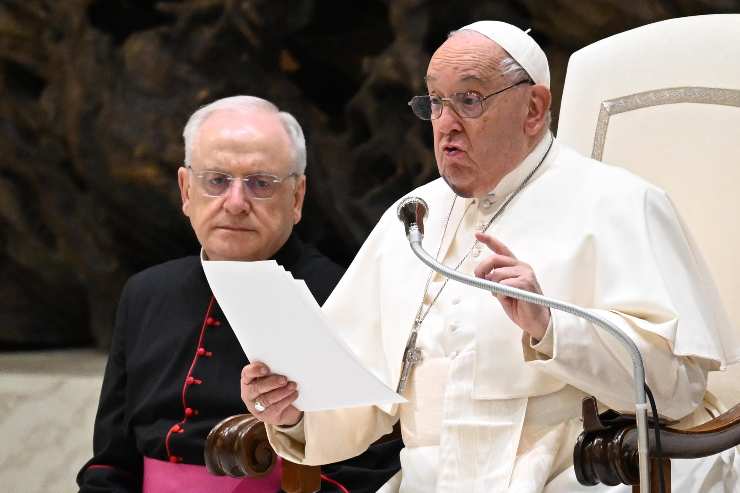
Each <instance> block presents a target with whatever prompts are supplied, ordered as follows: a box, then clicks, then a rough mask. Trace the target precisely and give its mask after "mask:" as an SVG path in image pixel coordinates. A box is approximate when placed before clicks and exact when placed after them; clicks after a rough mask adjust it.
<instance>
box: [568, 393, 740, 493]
mask: <svg viewBox="0 0 740 493" xmlns="http://www.w3.org/2000/svg"><path fill="white" fill-rule="evenodd" d="M607 413H611V414H608V415H607ZM607 413H602V414H601V415H599V414H598V411H597V407H596V399H594V398H593V397H588V398H586V399H584V400H583V427H584V431H583V433H581V434H580V436H579V437H578V440H577V441H576V445H575V448H574V450H573V464H574V467H575V473H576V478H577V479H578V482H579V483H581V484H583V485H587V486H593V485H596V484H599V483H604V484H606V485H610V486H614V485H618V484H630V485H635V484H638V483H639V472H638V471H639V469H638V457H637V429H636V425H635V421H634V417H633V416H628V415H620V414H618V413H615V412H614V411H607ZM648 442H649V444H648V456H649V457H651V458H655V432H654V430H653V429H652V427H651V429H650V430H649V433H648ZM660 444H661V450H662V456H663V458H666V459H671V458H674V459H696V458H700V457H708V456H710V455H713V454H716V453H719V452H721V451H723V450H727V449H730V448H732V447H734V446H736V445H739V444H740V404H738V405H736V406H735V407H733V408H732V409H730V410H729V411H727V412H726V413H724V414H722V415H720V416H717V417H716V418H714V419H712V420H710V421H707V422H706V423H703V424H701V425H699V426H696V427H694V428H691V429H688V430H677V429H673V428H670V427H666V428H664V427H663V425H661V429H660ZM651 476H652V474H651Z"/></svg>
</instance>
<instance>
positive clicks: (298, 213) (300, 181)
mask: <svg viewBox="0 0 740 493" xmlns="http://www.w3.org/2000/svg"><path fill="white" fill-rule="evenodd" d="M296 182H297V183H296V186H295V191H294V192H293V224H298V223H299V222H300V220H301V217H302V210H303V199H304V198H305V196H306V175H301V176H299V177H298V178H296Z"/></svg>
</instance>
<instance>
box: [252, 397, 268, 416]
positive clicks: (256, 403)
mask: <svg viewBox="0 0 740 493" xmlns="http://www.w3.org/2000/svg"><path fill="white" fill-rule="evenodd" d="M254 409H255V411H257V412H258V413H262V412H265V409H267V406H265V405H264V404H263V403H262V401H260V400H259V399H255V400H254Z"/></svg>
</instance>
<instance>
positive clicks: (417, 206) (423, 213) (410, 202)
mask: <svg viewBox="0 0 740 493" xmlns="http://www.w3.org/2000/svg"><path fill="white" fill-rule="evenodd" d="M428 210H429V207H428V206H427V203H426V202H424V199H422V198H421V197H406V198H405V199H403V200H402V201H401V203H400V204H398V209H396V215H397V216H398V219H399V221H401V222H402V223H403V227H404V229H405V230H406V236H408V235H409V229H410V228H411V226H413V225H416V227H418V228H419V232H420V233H421V234H422V236H423V235H424V219H425V218H426V217H427V211H428Z"/></svg>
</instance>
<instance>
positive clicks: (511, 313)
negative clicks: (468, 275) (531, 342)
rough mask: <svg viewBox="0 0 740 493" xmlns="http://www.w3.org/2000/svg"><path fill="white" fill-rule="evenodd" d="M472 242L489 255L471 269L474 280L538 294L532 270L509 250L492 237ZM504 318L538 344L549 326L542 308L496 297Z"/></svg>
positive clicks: (547, 311)
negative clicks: (506, 316) (481, 245)
mask: <svg viewBox="0 0 740 493" xmlns="http://www.w3.org/2000/svg"><path fill="white" fill-rule="evenodd" d="M475 238H476V239H477V240H478V241H480V242H481V243H483V244H484V245H486V246H487V247H488V248H490V249H491V251H492V252H493V254H492V255H491V256H489V257H487V258H485V259H484V260H483V261H481V263H480V264H478V266H477V267H476V268H475V275H476V277H480V278H483V279H488V280H489V281H494V282H498V283H501V284H503V285H505V286H511V287H514V288H519V289H523V290H525V291H530V292H532V293H537V294H542V289H541V288H540V285H539V283H538V282H537V276H536V275H535V273H534V270H532V267H531V266H530V265H529V264H527V263H525V262H522V261H521V260H519V259H517V258H516V256H515V255H514V254H513V253H512V252H511V250H509V248H508V247H507V246H506V245H504V244H503V243H501V242H500V241H499V240H497V239H496V238H494V237H493V236H490V235H486V234H483V233H476V234H475ZM496 298H498V300H499V302H501V306H502V307H503V308H504V311H505V312H506V315H508V317H509V318H510V319H511V320H512V321H513V322H514V323H515V324H517V325H518V326H519V327H521V328H522V330H524V331H526V332H527V333H528V334H529V335H530V336H532V338H534V339H536V340H538V341H539V340H541V339H542V338H543V337H544V335H545V331H547V326H548V324H549V323H550V309H549V308H548V307H546V306H541V305H535V304H534V303H527V302H525V301H519V300H517V299H516V298H511V297H509V296H503V295H497V296H496Z"/></svg>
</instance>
